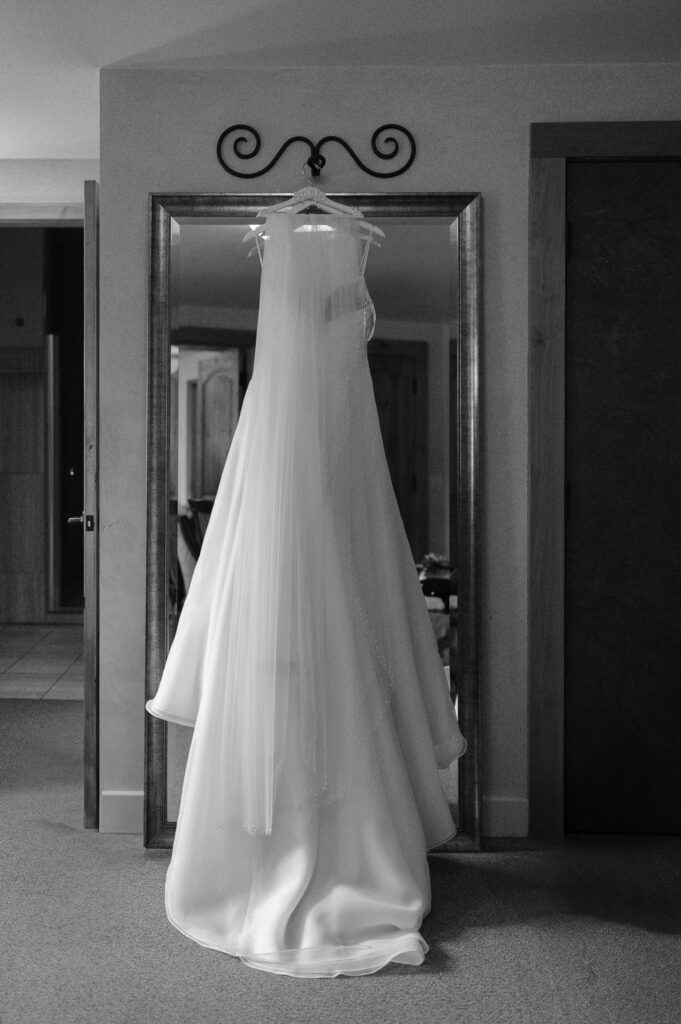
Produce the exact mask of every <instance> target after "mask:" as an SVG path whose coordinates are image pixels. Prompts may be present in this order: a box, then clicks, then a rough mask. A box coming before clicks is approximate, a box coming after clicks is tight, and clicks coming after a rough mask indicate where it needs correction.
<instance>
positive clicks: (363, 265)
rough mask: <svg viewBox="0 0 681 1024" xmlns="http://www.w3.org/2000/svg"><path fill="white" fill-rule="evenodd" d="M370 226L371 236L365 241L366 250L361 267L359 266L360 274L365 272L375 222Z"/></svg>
mask: <svg viewBox="0 0 681 1024" xmlns="http://www.w3.org/2000/svg"><path fill="white" fill-rule="evenodd" d="M369 228H370V231H369V237H368V238H367V240H366V241H365V243H364V252H363V253H362V262H361V264H360V268H359V272H360V274H363V273H364V270H365V268H366V265H367V256H368V255H369V246H370V245H371V236H372V235H373V233H374V226H373V224H370V225H369Z"/></svg>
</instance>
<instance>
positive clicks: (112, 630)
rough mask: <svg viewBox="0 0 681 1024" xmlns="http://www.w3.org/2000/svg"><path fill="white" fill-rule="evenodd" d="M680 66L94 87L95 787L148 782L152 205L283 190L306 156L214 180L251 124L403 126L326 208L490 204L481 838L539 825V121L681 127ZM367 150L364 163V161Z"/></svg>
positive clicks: (333, 181) (275, 75) (140, 79)
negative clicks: (412, 158) (535, 563)
mask: <svg viewBox="0 0 681 1024" xmlns="http://www.w3.org/2000/svg"><path fill="white" fill-rule="evenodd" d="M680 87H681V65H645V64H642V65H628V66H627V65H615V64H611V65H582V66H568V65H556V66H551V65H536V66H514V67H502V66H486V67H478V68H475V67H458V68H413V67H409V68H407V67H405V68H400V67H385V68H353V69H351V70H350V69H344V68H325V69H315V68H309V67H308V68H298V69H297V68H266V69H265V68H248V69H235V68H233V69H212V70H208V71H206V70H172V69H167V70H124V69H118V70H116V69H110V70H108V71H105V72H104V73H103V76H102V90H101V96H102V153H101V158H102V160H101V180H102V281H101V289H102V291H101V300H102V306H101V344H102V354H101V369H102V382H101V403H102V404H101V416H102V422H101V437H102V442H101V471H102V473H101V481H102V490H101V501H102V559H101V583H102V588H101V592H102V602H101V680H102V697H101V700H102V704H101V707H102V718H101V722H102V743H101V784H102V788H103V789H106V790H122V791H139V790H141V789H142V785H143V732H144V710H143V688H144V606H145V487H146V476H145V472H146V439H145V416H146V315H147V310H146V289H147V246H148V227H147V194H148V192H151V191H158V192H174V191H190V192H194V191H198V192H201V191H206V192H210V191H225V192H232V191H249V189H250V188H251V187H254V188H257V189H262V190H263V191H270V190H271V191H282V192H285V191H290V190H292V189H294V188H298V187H299V186H300V185H301V184H302V178H301V177H300V174H299V167H300V164H302V159H303V157H302V156H301V158H300V161H298V157H297V155H295V154H293V153H291V152H290V151H289V154H287V156H286V158H285V159H284V160H283V161H282V163H280V165H279V166H278V167H277V168H275V169H274V170H273V171H271V172H270V173H269V175H267V176H266V177H264V178H262V179H258V181H257V184H256V185H255V186H251V185H249V182H248V181H241V180H239V179H236V178H230V177H228V176H227V175H226V174H225V173H224V172H223V171H222V169H221V168H220V166H219V165H218V163H217V161H216V159H215V155H214V147H215V141H216V139H217V136H218V135H219V133H220V131H221V130H222V129H223V128H225V127H226V126H227V125H229V124H232V123H234V122H237V121H246V122H250V123H252V124H254V125H255V126H256V127H257V128H258V129H259V130H260V132H261V134H262V136H263V139H264V145H265V147H266V151H267V152H270V151H272V150H273V148H274V147H275V146H278V145H279V143H280V142H281V141H283V140H284V138H285V137H287V136H288V135H289V134H293V133H303V134H307V135H310V136H312V137H319V136H321V135H323V134H326V133H329V132H337V133H338V134H340V135H342V136H345V137H347V138H348V139H349V140H351V141H352V142H353V143H354V144H355V145H356V146H357V147H362V146H366V145H367V144H368V140H369V137H370V135H371V132H372V130H373V129H374V128H375V127H377V126H378V125H379V124H382V123H384V122H386V121H400V122H402V123H404V124H405V125H407V126H408V127H409V128H411V129H412V130H413V132H414V133H415V135H416V138H417V141H418V147H419V152H418V156H417V159H416V162H415V164H414V165H413V167H412V168H411V169H410V171H409V172H408V173H407V174H406V175H404V176H403V177H401V178H397V179H394V180H388V181H386V182H385V183H384V182H374V181H373V180H371V179H367V178H366V177H365V176H364V175H363V174H362V172H361V171H360V170H359V169H358V168H356V167H355V166H354V164H352V163H351V161H350V159H349V158H345V157H344V156H343V154H342V153H341V152H340V151H338V152H335V151H334V152H332V150H331V148H330V149H329V153H328V154H327V155H328V157H329V164H328V169H325V176H324V178H323V187H324V188H325V189H327V190H328V191H335V190H337V191H354V190H357V191H364V190H371V189H372V188H376V189H377V190H380V191H388V190H390V191H452V192H458V191H479V192H481V193H482V195H483V200H484V210H483V216H484V297H485V299H484V303H485V325H484V351H483V359H482V424H481V426H482V481H483V495H482V497H483V520H482V549H483V557H482V581H481V582H482V602H483V609H482V701H483V773H484V774H483V786H484V794H485V798H486V806H485V810H486V815H487V821H486V831H487V832H488V833H491V834H499V835H502V834H522V833H523V832H524V830H525V827H526V813H527V805H526V798H527V678H526V677H527V656H526V633H527V630H526V618H527V568H526V556H527V466H526V463H527V248H528V247H527V237H528V163H529V125H530V123H531V122H532V121H572V120H575V121H579V120H583V121H589V120H647V119H655V120H664V119H673V120H676V119H680V118H681V88H680ZM365 152H366V149H365Z"/></svg>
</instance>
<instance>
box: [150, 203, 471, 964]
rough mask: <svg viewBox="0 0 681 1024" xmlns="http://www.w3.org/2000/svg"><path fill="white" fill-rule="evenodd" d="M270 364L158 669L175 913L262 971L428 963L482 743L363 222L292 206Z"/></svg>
mask: <svg viewBox="0 0 681 1024" xmlns="http://www.w3.org/2000/svg"><path fill="white" fill-rule="evenodd" d="M264 238H265V242H264V260H263V272H262V281H261V291H260V309H259V318H258V332H257V339H256V350H255V364H254V370H253V377H252V379H251V382H250V385H249V387H248V390H247V392H246V396H245V399H244V403H243V407H242V410H241V415H240V418H239V422H238V426H237V430H236V433H235V435H234V437H233V440H232V444H231V447H230V450H229V454H228V457H227V461H226V463H225V467H224V470H223V474H222V479H221V483H220V487H219V490H218V493H217V496H216V499H215V504H214V508H213V512H212V515H211V519H210V523H209V526H208V530H207V533H206V536H205V539H204V543H203V547H202V550H201V554H200V557H199V561H198V563H197V566H196V570H195V572H194V575H193V578H192V582H191V585H190V587H189V591H188V594H187V598H186V601H185V604H184V608H183V610H182V614H181V616H180V619H179V623H178V628H177V632H176V636H175V639H174V641H173V644H172V647H171V650H170V653H169V656H168V660H167V663H166V667H165V670H164V673H163V677H162V679H161V682H160V684H159V688H158V692H157V694H156V696H155V697H154V699H153V700H151V701H149V702H148V703H147V709H148V711H149V712H150V713H151V714H153V715H156V716H158V717H160V718H165V719H167V720H168V721H172V722H178V723H181V724H185V725H191V726H194V734H193V739H192V743H191V748H190V751H189V756H188V759H187V765H186V770H185V776H184V784H183V789H182V797H181V803H180V810H179V814H178V821H177V830H176V834H175V841H174V846H173V851H172V857H171V862H170V866H169V869H168V873H167V878H166V911H167V914H168V918H169V920H170V922H171V923H172V924H173V925H174V926H175V927H176V928H178V929H179V930H180V931H182V932H183V933H184V934H186V935H188V936H189V937H190V938H192V939H194V940H195V941H196V942H199V943H201V944H202V945H205V946H209V947H211V948H214V949H219V950H223V951H224V952H226V953H229V954H232V955H234V956H238V957H240V958H241V959H242V960H243V961H244V962H245V963H246V964H249V965H250V966H252V967H256V968H259V969H261V970H266V971H272V972H277V973H282V974H289V975H293V976H301V977H302V976H304V977H333V976H335V975H338V974H346V975H356V974H370V973H373V972H374V971H377V970H379V969H380V968H381V967H383V966H384V965H386V964H387V963H389V962H391V961H392V962H398V963H404V964H414V965H416V964H420V963H421V962H422V961H423V958H424V954H425V953H426V951H427V949H428V947H427V944H426V943H425V941H424V939H423V938H422V937H421V935H420V934H419V927H420V925H421V921H422V919H423V917H424V916H425V915H426V914H427V913H428V911H429V909H430V878H429V872H428V863H427V858H426V850H427V849H429V848H432V847H435V846H438V845H439V844H441V843H443V842H444V841H445V840H446V839H448V838H449V837H451V836H452V835H453V834H454V833H455V831H456V829H455V826H454V822H453V820H452V816H451V813H450V809H449V806H448V803H447V799H446V797H445V794H444V792H443V789H442V785H441V782H440V777H439V773H438V769H439V768H444V767H446V766H448V765H449V764H451V763H452V762H453V761H454V760H455V759H456V758H458V757H459V756H461V754H462V753H463V752H464V750H465V746H466V743H465V740H464V739H463V737H462V736H461V733H460V731H459V727H458V724H457V721H456V716H455V713H454V708H453V704H452V701H451V698H450V696H449V692H448V687H447V681H446V677H445V674H444V670H443V667H442V664H441V661H440V658H439V655H438V650H437V643H436V640H435V636H434V633H433V630H432V627H431V625H430V622H429V618H428V613H427V610H426V605H425V601H424V598H423V596H422V593H421V588H420V584H419V581H418V578H417V574H416V570H415V566H414V561H413V558H412V554H411V551H410V548H409V544H408V541H407V538H406V535H405V532H404V527H403V525H402V521H401V519H400V515H399V511H398V508H397V503H396V499H395V495H394V492H393V490H392V486H391V482H390V476H389V471H388V466H387V463H386V458H385V453H384V449H383V445H382V440H381V434H380V428H379V423H378V415H377V411H376V405H375V400H374V394H373V388H372V382H371V377H370V373H369V366H368V360H367V351H366V345H367V341H368V337H369V335H370V333H371V328H372V325H373V305H372V303H371V300H370V298H369V296H368V293H367V290H366V285H365V283H364V276H363V262H364V261H363V243H362V237H361V234H360V228H359V226H358V222H357V221H356V220H355V219H354V218H352V217H347V216H336V215H331V216H329V215H299V214H292V213H288V214H286V213H275V214H270V215H269V217H268V218H267V221H266V224H265V228H264Z"/></svg>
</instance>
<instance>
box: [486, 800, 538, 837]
mask: <svg viewBox="0 0 681 1024" xmlns="http://www.w3.org/2000/svg"><path fill="white" fill-rule="evenodd" d="M529 809H530V808H529V800H527V799H526V798H525V797H520V796H485V797H483V798H482V827H483V832H484V835H486V836H498V837H500V836H526V835H527V829H528V822H529Z"/></svg>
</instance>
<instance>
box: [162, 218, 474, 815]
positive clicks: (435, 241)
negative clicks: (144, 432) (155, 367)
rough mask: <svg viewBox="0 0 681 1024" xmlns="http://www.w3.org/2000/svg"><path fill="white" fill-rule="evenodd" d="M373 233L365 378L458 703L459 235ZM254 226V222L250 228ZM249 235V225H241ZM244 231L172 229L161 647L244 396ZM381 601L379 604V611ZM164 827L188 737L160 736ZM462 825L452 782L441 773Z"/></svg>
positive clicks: (420, 225) (176, 731) (181, 224)
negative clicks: (372, 318)
mask: <svg viewBox="0 0 681 1024" xmlns="http://www.w3.org/2000/svg"><path fill="white" fill-rule="evenodd" d="M372 222H373V223H375V224H376V225H377V226H378V227H380V228H381V229H382V231H383V232H384V233H385V239H383V240H382V244H381V246H380V247H379V246H372V247H371V252H370V253H369V260H368V264H367V269H366V280H367V284H368V288H369V292H370V294H371V296H372V299H373V301H374V304H375V307H376V317H377V319H376V328H375V332H374V336H373V338H372V340H371V341H370V343H369V348H368V353H369V365H370V370H371V375H372V380H373V385H374V394H375V398H376V405H377V409H378V415H379V422H380V425H381V432H382V436H383V443H384V447H385V452H386V457H387V461H388V466H389V468H390V474H391V479H392V484H393V488H394V490H395V494H396V498H397V502H398V505H399V508H400V513H401V516H402V520H403V522H404V526H405V531H406V534H407V537H408V540H409V543H410V546H411V551H412V555H413V559H414V565H415V571H416V572H418V574H419V578H420V580H421V588H422V591H423V597H424V601H425V603H426V605H427V607H428V611H429V616H430V620H431V624H432V626H433V631H434V634H435V636H436V638H437V643H438V649H439V652H440V656H441V658H442V661H443V664H444V665H445V666H446V667H447V671H448V674H449V678H450V687H451V689H452V694H453V697H454V698H455V697H456V684H457V680H456V678H455V675H456V663H457V659H456V650H457V640H458V630H457V614H458V574H457V557H456V553H457V552H456V492H455V482H456V481H455V473H456V469H455V462H454V458H453V455H454V452H455V444H454V441H455V439H454V438H453V437H452V436H451V424H453V423H455V422H456V417H455V416H454V415H453V413H452V403H453V402H454V401H455V397H456V388H455V373H456V367H455V365H454V362H455V352H456V338H455V337H453V332H454V330H455V325H456V324H457V322H458V310H457V308H456V302H457V294H458V282H457V279H456V274H455V272H454V270H453V268H455V267H456V265H457V264H456V251H457V246H458V239H457V238H456V223H455V224H454V225H453V224H452V219H451V217H423V218H419V217H392V218H391V217H376V216H373V217H372ZM253 223H255V222H253ZM251 226H253V225H251ZM248 230H249V224H248V222H247V221H246V220H245V219H243V218H222V219H220V220H214V221H210V220H206V219H202V220H200V221H197V220H192V219H190V218H186V220H178V221H175V222H174V223H173V236H172V242H173V244H172V246H171V256H170V315H171V331H170V341H171V362H170V373H171V378H170V413H169V435H170V436H169V519H168V526H169V545H170V557H169V562H168V564H169V569H170V571H169V580H168V609H169V619H170V622H169V627H170V628H169V637H170V640H172V637H173V635H174V631H175V628H176V626H177V621H178V619H179V616H180V615H181V614H182V607H183V603H184V600H185V596H186V593H187V589H188V587H189V585H190V583H191V579H192V575H193V572H194V567H195V565H196V561H197V558H198V555H199V552H200V550H201V544H202V540H203V537H204V535H205V531H206V527H207V524H208V522H209V520H210V515H211V510H212V507H213V501H214V498H215V494H216V491H217V487H218V483H219V480H220V476H221V473H222V468H223V465H224V462H225V458H226V456H227V452H228V451H229V446H230V443H231V440H232V437H233V435H234V431H235V429H236V424H237V422H238V418H239V413H240V410H241V407H242V404H243V400H244V396H245V394H246V391H247V388H248V386H249V381H250V378H251V374H252V370H253V359H254V353H255V340H256V328H257V317H258V301H259V291H260V274H261V267H260V262H259V260H258V257H257V254H256V253H255V250H251V255H250V257H249V255H248V254H249V249H250V246H249V243H248V242H246V243H245V244H244V242H243V239H244V235H245V234H246V232H247V231H248ZM382 599H385V600H388V601H389V600H390V597H389V595H378V594H377V595H376V600H382ZM167 729H168V748H167V749H168V760H167V766H168V779H167V783H168V788H167V817H168V819H169V820H170V821H173V820H176V817H177V811H178V808H179V800H180V792H181V785H182V778H183V775H184V765H185V761H186V756H187V752H188V748H189V743H190V742H191V735H192V731H191V729H188V728H185V727H181V726H177V725H174V724H172V723H168V725H167ZM442 780H443V784H444V785H445V789H446V792H447V795H448V798H449V801H450V803H451V805H452V808H453V815H454V818H455V821H457V824H458V802H459V800H458V772H457V764H456V763H455V764H454V765H453V766H452V767H451V768H450V769H449V770H448V771H447V772H443V773H442Z"/></svg>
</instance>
